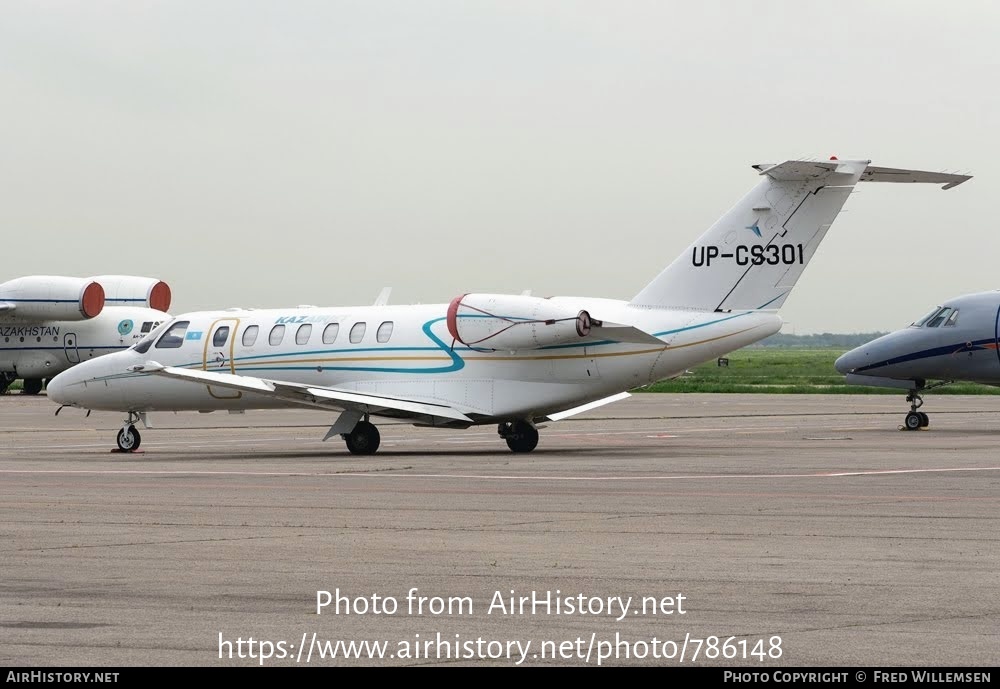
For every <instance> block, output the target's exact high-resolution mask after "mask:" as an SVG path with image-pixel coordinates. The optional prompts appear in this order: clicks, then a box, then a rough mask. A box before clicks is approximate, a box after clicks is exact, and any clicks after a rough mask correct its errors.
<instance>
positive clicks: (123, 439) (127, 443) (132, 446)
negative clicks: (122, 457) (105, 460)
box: [118, 426, 142, 452]
mask: <svg viewBox="0 0 1000 689" xmlns="http://www.w3.org/2000/svg"><path fill="white" fill-rule="evenodd" d="M140 443H142V436H141V435H139V429H137V428H136V427H135V426H129V427H128V428H123V429H121V430H120V431H118V449H119V450H121V451H122V452H135V451H136V450H138V449H139V445H140Z"/></svg>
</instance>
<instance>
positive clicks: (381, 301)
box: [373, 287, 392, 306]
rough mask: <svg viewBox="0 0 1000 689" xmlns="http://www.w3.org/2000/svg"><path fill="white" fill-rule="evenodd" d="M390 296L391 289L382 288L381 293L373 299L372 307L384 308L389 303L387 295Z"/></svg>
mask: <svg viewBox="0 0 1000 689" xmlns="http://www.w3.org/2000/svg"><path fill="white" fill-rule="evenodd" d="M390 294H392V287H383V288H382V291H381V292H379V293H378V296H377V297H375V303H374V304H373V306H385V305H386V304H388V303H389V295H390Z"/></svg>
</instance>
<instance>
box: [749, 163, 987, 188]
mask: <svg viewBox="0 0 1000 689" xmlns="http://www.w3.org/2000/svg"><path fill="white" fill-rule="evenodd" d="M852 165H856V161H849V160H848V161H843V162H841V161H839V160H789V161H786V162H784V163H780V164H778V165H771V164H758V165H754V166H753V167H754V169H755V170H757V171H758V172H760V174H762V175H767V176H768V177H770V178H771V179H774V180H780V181H799V180H808V179H815V178H818V177H823V176H825V175H827V174H829V173H831V172H850V170H851V166H852ZM970 179H972V175H956V174H952V173H948V172H930V171H927V170H910V169H908V168H895V167H876V166H874V165H866V166H865V169H864V171H863V172H862V173H861V177H860V178H859V179H858V181H860V182H896V183H909V184H921V183H923V184H943V185H944V187H943V188H944V189H951V188H952V187H957V186H958V185H959V184H961V183H962V182H965V181H967V180H970Z"/></svg>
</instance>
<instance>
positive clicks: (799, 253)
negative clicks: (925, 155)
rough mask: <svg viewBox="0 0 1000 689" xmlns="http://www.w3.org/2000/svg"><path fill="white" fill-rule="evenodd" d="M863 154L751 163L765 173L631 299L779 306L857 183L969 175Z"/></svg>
mask: <svg viewBox="0 0 1000 689" xmlns="http://www.w3.org/2000/svg"><path fill="white" fill-rule="evenodd" d="M869 162H871V161H867V160H830V161H803V160H789V161H787V162H784V163H781V164H779V165H754V166H753V167H754V168H755V169H756V170H758V171H759V172H760V174H761V176H763V177H764V179H763V180H762V181H761V182H760V184H758V185H757V186H756V187H754V188H753V189H752V190H751V191H750V193H749V194H747V195H746V196H745V197H743V200H741V201H740V202H739V203H737V204H736V205H735V206H734V207H733V208H732V209H731V210H730V211H729V212H728V213H726V214H725V215H724V216H722V218H721V219H720V220H719V221H718V222H716V223H715V224H714V225H712V227H711V228H710V229H709V230H708V231H707V232H705V234H703V235H702V236H701V237H699V238H698V240H697V241H696V242H695V243H694V244H692V245H691V246H690V247H688V249H687V251H685V252H684V253H683V254H681V255H680V256H679V257H678V258H677V259H676V260H675V261H674V262H673V263H671V264H670V265H669V266H668V267H667V268H666V269H664V271H663V272H662V273H660V274H659V275H658V276H657V277H656V279H655V280H653V281H652V282H651V283H649V284H648V285H646V287H644V288H643V290H642V291H641V292H639V294H637V295H636V296H635V297H634V298H633V299H632V303H633V304H636V305H639V306H671V307H680V308H692V309H700V310H706V311H731V310H734V309H777V308H779V307H780V306H781V305H782V304H783V303H784V302H785V299H786V298H787V297H788V294H789V292H791V291H792V287H794V286H795V283H796V281H797V280H798V279H799V276H800V275H801V274H802V271H803V270H804V269H805V267H806V264H807V263H809V260H810V259H811V258H812V257H813V254H814V253H815V252H816V247H818V246H819V243H820V242H821V241H823V237H824V236H825V235H826V231H827V230H828V229H830V225H832V224H833V221H834V219H835V218H836V217H837V214H838V213H840V209H841V208H843V206H844V203H845V202H846V201H847V197H848V196H849V195H850V194H851V191H852V190H853V189H854V185H855V184H857V183H858V182H859V181H861V182H930V183H934V184H944V185H945V186H944V188H945V189H950V188H951V187H954V186H957V185H959V184H961V183H962V182H964V181H965V180H967V179H969V177H968V176H967V175H953V174H946V173H937V172H922V171H919V170H902V169H894V168H882V167H871V166H869V165H868V163H869Z"/></svg>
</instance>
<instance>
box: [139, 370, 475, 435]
mask: <svg viewBox="0 0 1000 689" xmlns="http://www.w3.org/2000/svg"><path fill="white" fill-rule="evenodd" d="M130 370H131V371H135V372H136V373H151V374H153V375H157V376H163V377H164V378H172V379H174V380H182V381H186V382H189V383H199V384H201V385H211V386H213V387H222V388H229V389H230V390H239V391H241V392H247V393H254V394H258V395H264V396H267V397H274V398H277V399H281V400H284V401H286V402H293V403H296V404H301V405H303V406H307V407H323V408H328V409H340V410H346V409H354V410H357V411H360V412H363V413H365V414H376V415H377V414H379V413H381V412H385V411H387V410H389V411H392V412H403V413H404V414H403V415H405V416H408V417H413V418H418V419H422V418H423V417H434V418H440V419H448V420H454V421H462V422H466V423H471V421H472V419H470V418H469V417H468V416H466V415H465V414H463V413H462V412H460V411H458V410H457V409H454V408H452V407H449V406H448V405H444V404H436V403H434V402H427V401H418V400H409V399H400V398H397V397H383V396H381V395H369V394H365V393H360V392H354V391H352V390H340V389H338V388H328V387H323V386H319V385H305V384H303V383H291V382H286V381H281V380H270V379H266V378H255V377H253V376H237V375H234V374H232V373H215V372H212V371H200V370H192V369H187V368H176V367H173V366H164V365H162V364H158V363H156V362H155V361H150V362H147V363H145V364H142V365H139V366H133V367H131V368H130ZM391 416H400V414H396V413H394V414H391Z"/></svg>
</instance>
